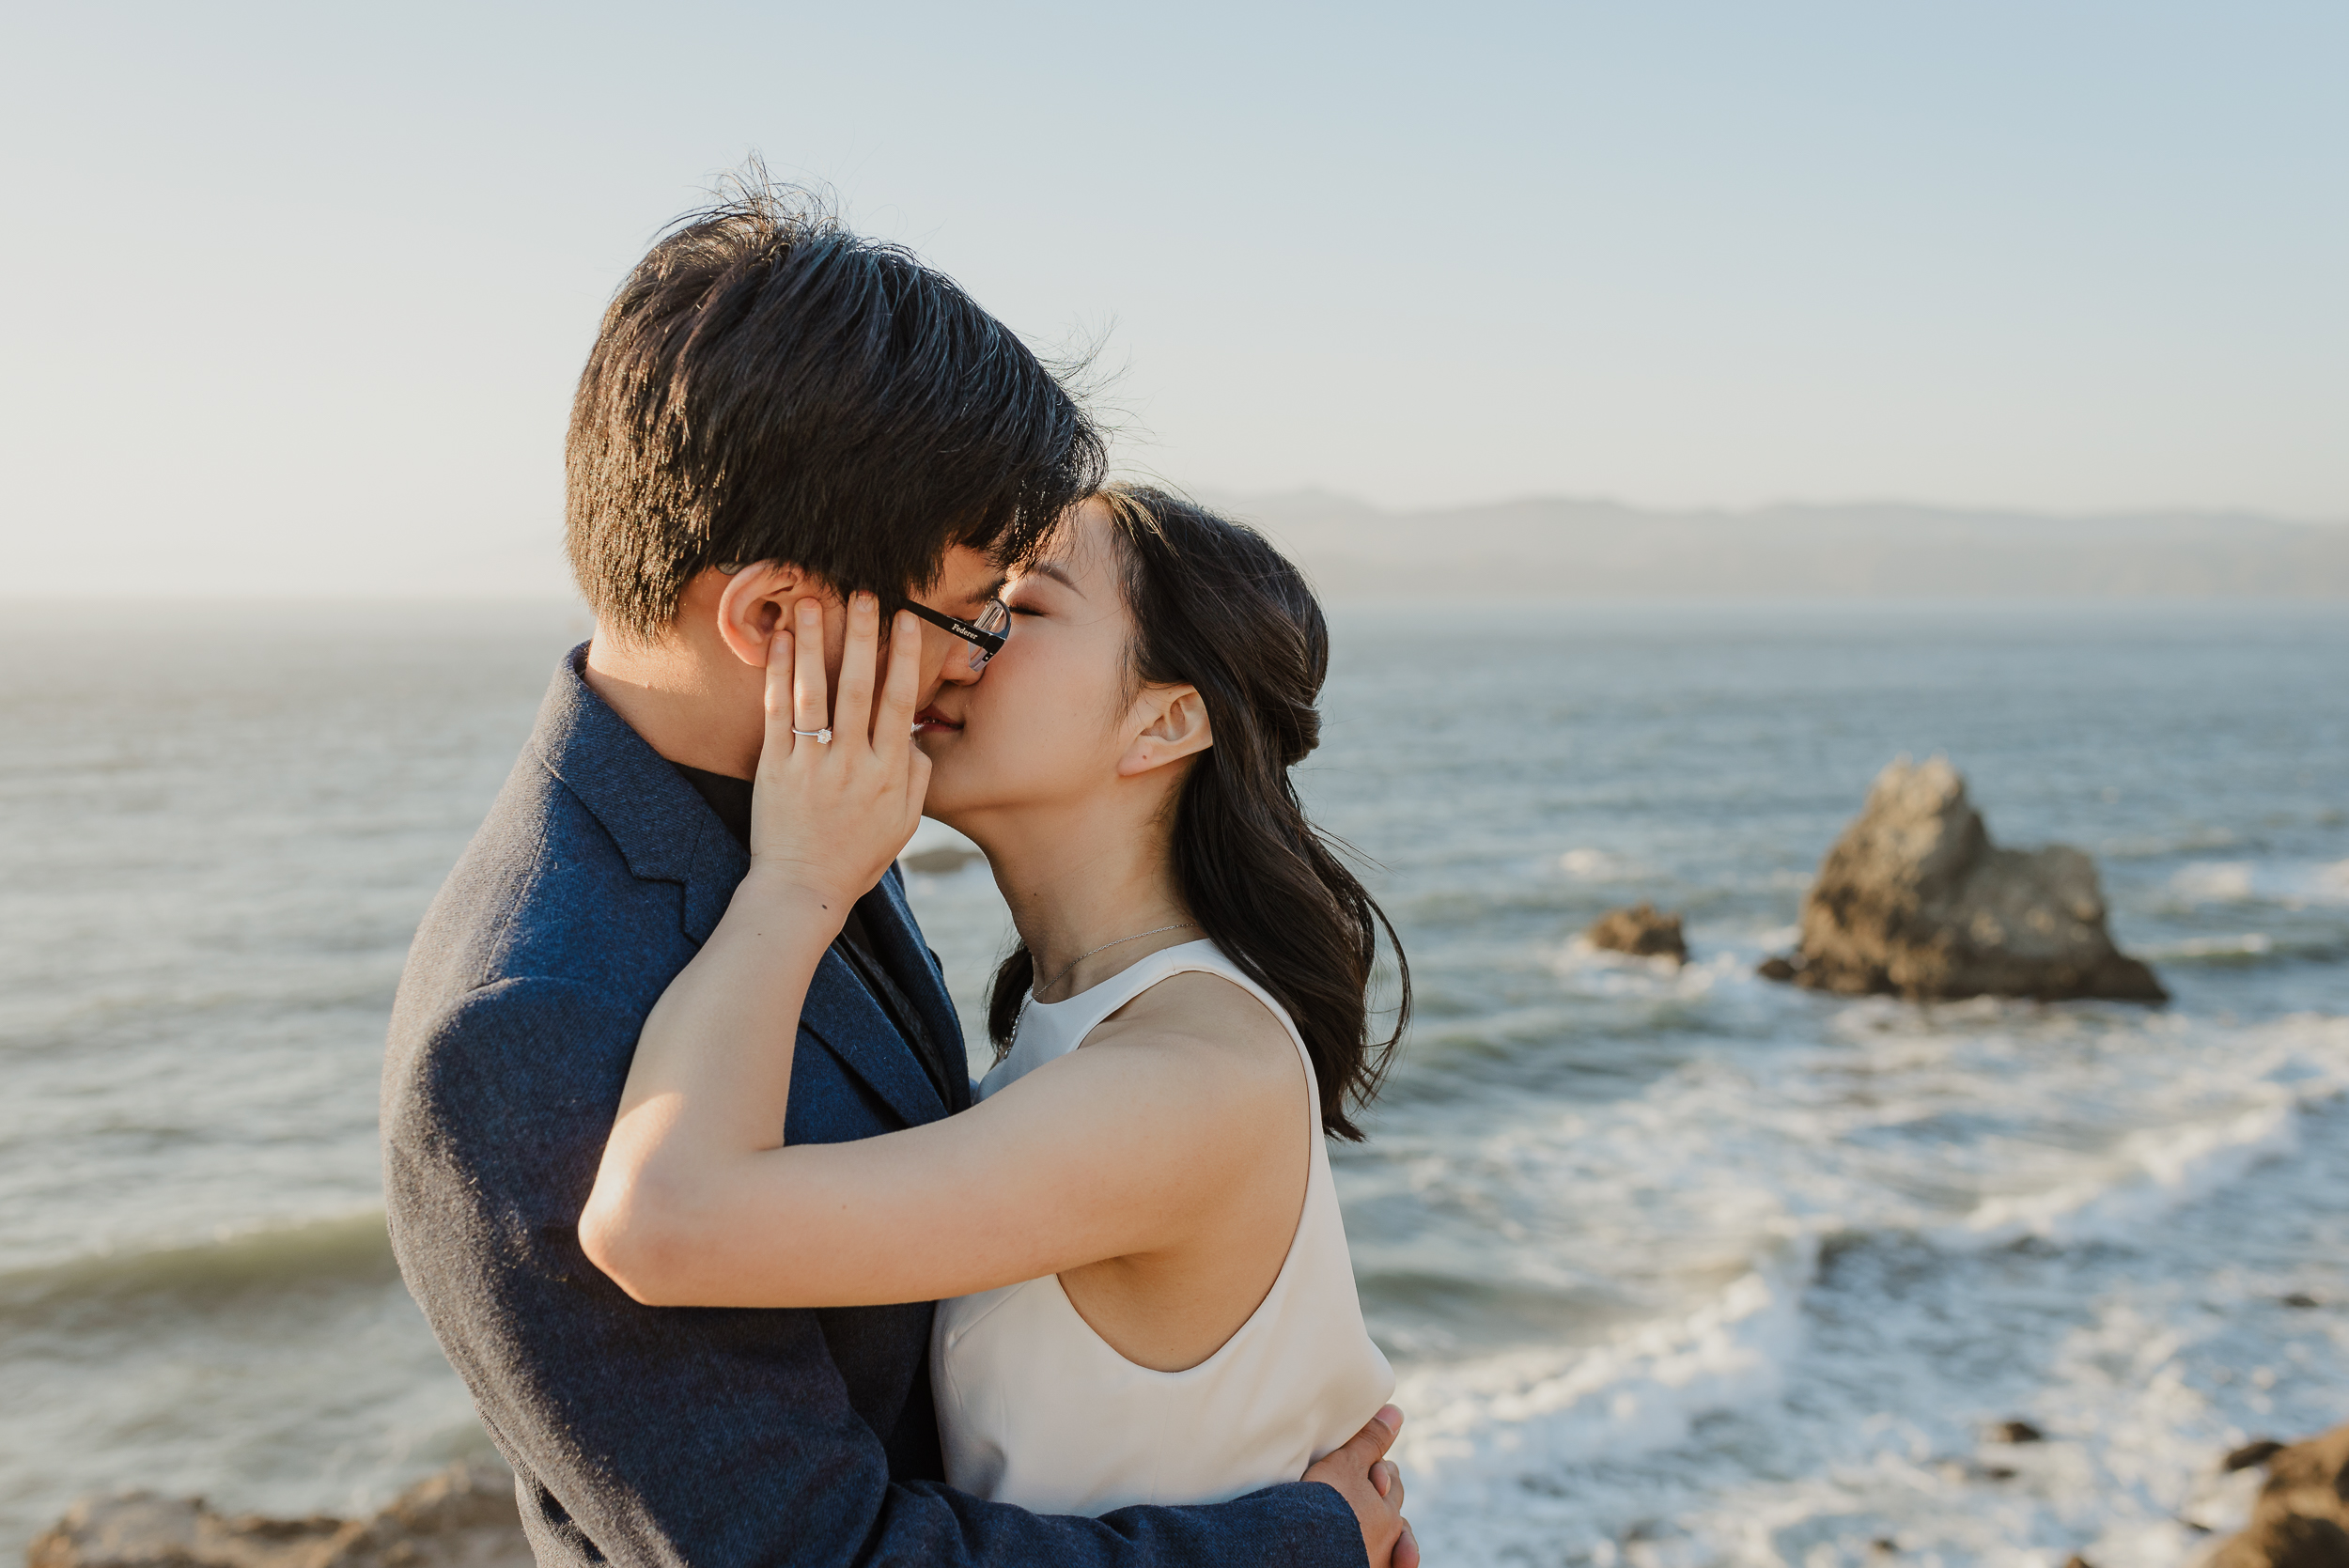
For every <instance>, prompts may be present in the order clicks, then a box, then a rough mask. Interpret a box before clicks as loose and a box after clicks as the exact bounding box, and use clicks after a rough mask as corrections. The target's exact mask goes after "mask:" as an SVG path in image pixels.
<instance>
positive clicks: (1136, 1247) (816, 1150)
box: [580, 596, 1299, 1307]
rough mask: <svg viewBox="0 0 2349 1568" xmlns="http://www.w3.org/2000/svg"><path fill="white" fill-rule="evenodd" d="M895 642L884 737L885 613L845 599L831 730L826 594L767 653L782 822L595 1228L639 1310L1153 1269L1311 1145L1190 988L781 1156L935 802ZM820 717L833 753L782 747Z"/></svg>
mask: <svg viewBox="0 0 2349 1568" xmlns="http://www.w3.org/2000/svg"><path fill="white" fill-rule="evenodd" d="M892 641H893V644H894V646H893V648H892V658H891V665H890V671H889V678H888V682H887V685H886V687H885V689H884V690H883V691H881V692H880V694H879V710H878V714H877V716H876V717H874V718H873V719H872V720H871V722H869V723H868V722H867V717H866V716H867V715H868V714H871V713H873V712H874V706H873V699H874V692H873V689H872V688H873V676H874V673H875V671H874V667H875V662H876V654H877V648H878V643H879V612H878V609H877V608H876V607H875V606H874V605H873V604H872V603H871V602H870V600H869V599H868V598H863V596H860V598H859V599H858V600H857V601H856V602H854V603H852V605H851V607H850V610H849V615H848V638H847V647H846V649H845V654H844V660H843V664H842V674H841V691H840V696H839V701H838V703H837V704H836V705H832V706H830V709H829V711H828V705H827V703H826V700H825V699H826V693H825V690H824V688H825V681H824V675H823V660H822V621H821V616H820V613H819V612H818V611H817V609H816V607H815V606H814V604H813V602H812V601H808V602H805V603H803V604H802V605H801V606H800V607H799V609H798V612H797V613H796V616H795V626H794V635H793V636H790V637H783V636H778V638H777V639H776V642H775V646H774V647H773V648H771V649H770V655H769V663H768V703H767V708H768V740H767V743H766V746H765V749H764V751H763V752H762V753H761V755H760V759H759V775H758V784H757V786H758V789H759V790H760V791H761V793H762V794H763V795H766V796H767V797H768V800H769V803H770V805H773V806H775V807H777V808H779V809H771V810H768V811H762V812H760V813H758V814H757V816H756V818H755V821H754V840H753V852H752V864H751V870H750V873H749V874H748V875H747V876H746V877H744V878H743V881H742V883H741V885H740V886H739V888H738V889H737V890H736V892H735V894H734V898H733V901H732V903H731V904H729V906H728V907H727V910H726V913H725V916H724V918H723V919H722V920H721V921H720V922H719V924H718V927H717V929H716V930H715V931H713V932H712V933H711V935H710V938H709V940H708V942H707V943H705V944H704V945H703V948H702V951H701V952H700V953H699V954H698V955H695V957H694V959H693V961H692V963H691V964H689V965H688V966H686V968H685V969H684V970H682V971H680V972H679V974H678V975H677V979H676V980H675V981H673V982H672V983H671V984H670V986H669V989H668V990H667V991H666V992H665V993H663V995H662V996H661V1001H660V1002H659V1003H658V1004H657V1005H656V1006H655V1007H654V1009H653V1011H652V1013H651V1015H650V1016H649V1017H647V1018H646V1023H645V1029H644V1032H643V1034H642V1036H641V1037H640V1039H639V1041H638V1045H637V1050H636V1056H635V1060H634V1063H633V1064H632V1066H631V1067H630V1073H629V1079H628V1086H627V1089H626V1092H625V1094H623V1096H622V1099H621V1103H620V1110H619V1115H618V1118H617V1120H616V1122H615V1124H614V1127H613V1134H612V1139H611V1141H610V1143H609V1144H608V1145H607V1146H606V1148H605V1151H604V1157H603V1161H602V1164H601V1167H600V1168H599V1171H598V1172H597V1177H596V1185H595V1189H594V1191H593V1193H592V1194H591V1196H590V1197H589V1200H588V1203H587V1205H586V1209H585V1211H584V1212H583V1214H582V1216H581V1218H580V1239H581V1243H582V1245H583V1248H584V1249H585V1250H586V1252H587V1255H588V1257H589V1259H590V1260H591V1261H592V1262H594V1263H595V1265H597V1266H598V1267H599V1268H601V1269H602V1270H603V1271H604V1272H605V1273H607V1274H609V1275H610V1276H611V1277H612V1278H613V1279H614V1281H617V1282H618V1283H619V1284H620V1286H621V1288H623V1289H624V1290H626V1291H628V1292H629V1294H630V1296H634V1297H636V1298H637V1299H638V1300H640V1301H644V1302H646V1303H648V1304H656V1305H663V1306H740V1307H753V1306H756V1307H810V1306H850V1305H861V1304H868V1303H875V1302H886V1301H919V1300H930V1299H935V1298H938V1297H941V1296H955V1295H961V1294H965V1293H968V1292H970V1291H973V1290H982V1289H987V1288H990V1287H992V1286H994V1285H999V1284H1005V1283H1009V1282H1011V1281H1018V1280H1028V1279H1034V1278H1036V1277H1038V1276H1039V1275H1043V1274H1049V1273H1057V1272H1060V1271H1062V1270H1065V1269H1068V1268H1073V1267H1076V1266H1078V1265H1083V1264H1088V1263H1094V1262H1097V1261H1099V1260H1101V1259H1104V1258H1112V1257H1127V1256H1133V1255H1136V1254H1143V1253H1148V1252H1153V1251H1157V1250H1163V1249H1165V1248H1168V1247H1171V1246H1175V1245H1177V1244H1179V1243H1180V1242H1181V1241H1183V1240H1184V1239H1186V1238H1187V1237H1188V1236H1190V1234H1194V1233H1195V1231H1196V1229H1197V1227H1199V1226H1200V1225H1202V1224H1203V1223H1208V1222H1212V1221H1213V1219H1216V1218H1217V1217H1219V1216H1221V1214H1223V1213H1225V1212H1226V1211H1227V1205H1228V1204H1229V1203H1230V1202H1231V1201H1233V1199H1234V1198H1235V1197H1236V1196H1237V1195H1239V1194H1241V1193H1244V1192H1246V1191H1247V1190H1248V1188H1249V1186H1250V1184H1251V1183H1252V1181H1253V1180H1254V1178H1255V1176H1256V1174H1257V1172H1259V1170H1260V1168H1261V1167H1262V1164H1263V1162H1264V1160H1265V1158H1266V1154H1265V1151H1266V1150H1267V1149H1268V1148H1278V1147H1280V1146H1282V1145H1283V1144H1285V1142H1286V1140H1287V1139H1288V1138H1290V1137H1294V1136H1295V1134H1296V1131H1297V1105H1298V1093H1297V1091H1298V1088H1299V1080H1298V1073H1299V1068H1298V1065H1297V1061H1296V1055H1295V1050H1294V1048H1293V1047H1292V1046H1290V1044H1289V1043H1288V1040H1287V1037H1286V1034H1285V1032H1284V1031H1283V1030H1282V1029H1281V1027H1280V1025H1279V1024H1278V1023H1277V1021H1275V1020H1274V1019H1273V1018H1272V1017H1271V1016H1270V1015H1269V1014H1268V1013H1267V1012H1266V1011H1265V1010H1264V1008H1263V1007H1262V1006H1261V1005H1260V1004H1259V1003H1257V1002H1256V1001H1255V1000H1254V999H1253V998H1252V997H1250V996H1248V995H1247V994H1246V993H1245V992H1243V991H1240V990H1238V989H1237V987H1234V986H1229V985H1228V984H1227V983H1223V982H1221V981H1215V980H1212V979H1211V978H1209V977H1198V983H1197V984H1196V985H1194V986H1184V987H1181V988H1180V989H1179V990H1178V989H1176V988H1174V987H1175V983H1169V987H1165V988H1162V989H1164V990H1165V995H1164V996H1160V997H1154V996H1148V995H1145V997H1143V998H1142V999H1140V1000H1138V1001H1136V1003H1135V1004H1134V1005H1133V1006H1131V1007H1129V1008H1128V1010H1127V1014H1126V1015H1125V1016H1123V1017H1121V1019H1120V1020H1119V1022H1118V1023H1117V1024H1115V1025H1113V1026H1112V1027H1110V1028H1108V1029H1105V1030H1103V1031H1102V1032H1100V1036H1099V1039H1098V1042H1097V1045H1096V1046H1093V1047H1088V1048H1086V1049H1084V1050H1081V1051H1077V1052H1074V1053H1072V1054H1071V1055H1070V1056H1068V1057H1066V1058H1065V1059H1064V1060H1062V1061H1060V1062H1056V1063H1052V1064H1050V1066H1048V1067H1046V1068H1044V1069H1042V1070H1040V1071H1038V1072H1035V1073H1034V1074H1031V1075H1030V1076H1029V1077H1028V1078H1027V1079H1022V1080H1021V1081H1020V1082H1019V1083H1017V1084H1015V1085H1013V1086H1012V1087H1011V1088H1010V1089H1008V1090H1006V1091H1005V1092H1004V1093H1003V1094H998V1095H996V1096H993V1097H992V1098H990V1099H988V1101H987V1102H985V1103H984V1104H982V1105H980V1106H977V1107H974V1108H973V1109H972V1110H970V1111H968V1112H966V1113H964V1114H962V1115H960V1116H956V1117H951V1118H948V1119H947V1120H945V1121H942V1122H939V1123H934V1124H932V1125H930V1126H924V1127H917V1128H912V1129H910V1130H908V1131H904V1132H898V1133H893V1134H890V1135H888V1136H886V1137H882V1138H874V1139H866V1140H863V1141H857V1142H851V1143H838V1144H818V1145H809V1146H803V1147H795V1148H786V1147H782V1146H780V1140H781V1129H782V1127H783V1126H784V1119H785V1115H786V1110H787V1109H788V1106H789V1100H790V1090H791V1063H792V1056H793V1051H794V1048H795V1045H796V1042H797V1038H798V1032H799V1028H798V1022H799V1016H800V1011H801V1006H802V1004H803V1003H804V1001H805V1000H806V996H807V988H808V986H809V984H810V982H811V981H812V979H813V978H814V975H815V971H816V966H817V963H819V962H820V961H821V959H822V957H823V954H824V950H825V948H826V947H828V946H829V945H830V944H831V942H832V939H833V938H834V937H835V936H837V935H838V933H839V930H840V926H841V924H842V922H843V921H844V920H845V919H846V918H847V911H848V906H849V905H850V904H851V903H853V902H854V899H855V897H856V896H857V894H859V893H862V892H863V890H864V889H865V888H867V887H869V886H870V885H871V884H872V883H874V882H875V881H878V880H879V877H880V876H881V874H882V873H883V871H885V870H886V868H887V866H888V864H889V862H890V860H891V859H893V858H894V856H895V854H896V853H897V851H898V850H899V849H901V848H902V847H903V846H904V844H905V842H906V840H907V839H908V838H909V837H910V835H911V832H912V828H913V824H914V822H915V821H916V820H917V819H918V816H919V813H920V809H921V800H922V785H923V784H925V783H926V779H927V773H928V760H927V759H926V757H924V756H923V755H922V754H921V753H920V752H919V751H918V750H916V749H915V748H914V747H913V745H912V741H911V727H912V725H911V720H912V711H913V700H914V691H915V687H916V684H917V681H916V666H915V662H914V651H915V649H916V647H917V646H918V643H919V637H918V633H916V632H915V631H913V630H912V629H901V631H900V635H898V636H896V637H894V638H893V640H892ZM828 722H829V723H830V725H831V726H832V741H831V742H830V743H829V744H828V745H827V744H823V743H819V742H817V741H815V740H814V739H812V738H809V737H796V738H795V737H793V736H792V735H791V734H790V732H791V730H792V729H794V728H795V727H796V728H798V729H803V730H814V729H820V728H822V727H824V726H825V724H826V723H828ZM868 732H869V733H868ZM1177 997H1181V998H1183V1001H1182V1004H1181V1005H1179V1006H1177V1005H1175V1004H1174V1003H1175V999H1176V998H1177Z"/></svg>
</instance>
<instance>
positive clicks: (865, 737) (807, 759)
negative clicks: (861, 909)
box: [751, 593, 930, 920]
mask: <svg viewBox="0 0 2349 1568" xmlns="http://www.w3.org/2000/svg"><path fill="white" fill-rule="evenodd" d="M896 623H897V624H896V626H895V628H894V635H892V636H891V638H890V639H889V650H888V656H887V657H888V664H887V668H886V673H885V676H884V675H883V671H882V668H881V658H882V655H881V649H880V604H879V600H878V599H876V598H874V597H873V596H872V595H871V594H865V593H860V594H855V595H852V596H850V598H849V599H848V632H847V638H846V641H845V643H844V644H843V647H842V651H841V658H840V691H839V693H838V695H837V696H836V697H835V696H832V694H831V693H830V692H828V691H827V689H826V688H827V685H828V683H827V681H826V680H825V677H824V607H823V605H822V604H821V603H820V602H819V601H817V600H816V599H813V598H803V599H801V600H799V601H798V602H797V603H796V604H795V605H794V606H793V607H792V612H791V614H790V616H789V617H788V619H787V620H786V622H784V623H782V624H779V625H778V626H777V627H776V628H775V630H774V634H773V636H772V637H771V638H770V641H769V643H768V645H767V692H766V707H767V734H766V739H765V742H764V744H763V746H762V747H761V749H760V751H759V755H758V773H757V778H756V781H755V786H756V787H755V794H754V797H753V806H752V811H751V874H752V876H754V877H760V878H762V879H765V878H777V879H781V880H783V881H786V882H788V883H791V884H794V885H797V886H799V887H801V888H803V889H805V890H806V891H808V892H811V893H816V894H817V896H818V898H819V899H820V900H821V901H822V903H823V905H824V907H825V908H827V909H828V910H835V911H837V913H838V915H839V917H840V918H841V919H843V920H846V919H847V918H848V906H849V905H850V904H853V903H854V902H855V901H856V900H857V899H858V898H860V897H862V896H863V894H864V893H866V892H868V891H869V890H870V889H871V888H872V887H873V885H874V884H875V883H877V882H879V880H880V879H881V877H882V875H883V874H884V873H886V872H887V871H888V869H889V863H890V862H892V861H894V860H895V859H896V858H897V855H898V853H899V851H901V850H903V849H904V848H905V846H906V842H907V841H908V840H909V839H910V838H911V837H912V836H913V830H914V828H915V827H916V826H917V825H919V823H920V822H921V819H922V798H923V796H924V794H925V793H926V790H927V789H928V786H929V777H930V761H929V758H928V757H926V756H925V755H923V754H922V753H921V752H920V751H918V750H917V749H915V747H914V744H913V709H914V705H915V700H916V698H917V697H918V696H919V695H920V690H921V684H922V669H921V654H922V636H921V623H920V622H919V621H917V620H916V619H915V618H914V617H913V616H911V615H909V614H904V613H900V614H899V615H898V616H897V617H896ZM877 678H878V679H880V681H881V684H880V690H879V692H878V693H876V691H875V690H874V686H875V682H876V680H877Z"/></svg>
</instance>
